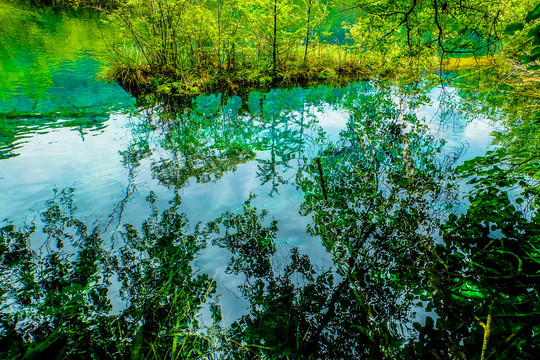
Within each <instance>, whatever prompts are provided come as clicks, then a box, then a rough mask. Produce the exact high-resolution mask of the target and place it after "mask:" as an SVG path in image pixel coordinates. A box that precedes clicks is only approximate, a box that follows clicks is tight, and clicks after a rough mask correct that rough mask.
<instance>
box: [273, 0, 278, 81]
mask: <svg viewBox="0 0 540 360" xmlns="http://www.w3.org/2000/svg"><path fill="white" fill-rule="evenodd" d="M277 2H278V0H274V39H273V40H274V41H273V44H272V72H273V73H274V74H275V73H276V58H277Z"/></svg>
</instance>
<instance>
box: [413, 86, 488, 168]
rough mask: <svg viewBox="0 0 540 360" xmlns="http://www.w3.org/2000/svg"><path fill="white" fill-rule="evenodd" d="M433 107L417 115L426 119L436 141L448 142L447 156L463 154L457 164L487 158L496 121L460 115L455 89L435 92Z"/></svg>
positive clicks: (423, 108)
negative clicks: (439, 139)
mask: <svg viewBox="0 0 540 360" xmlns="http://www.w3.org/2000/svg"><path fill="white" fill-rule="evenodd" d="M429 96H430V98H431V103H430V104H428V105H426V106H424V107H422V108H421V109H420V111H419V112H418V113H417V114H418V118H420V119H421V118H424V119H425V120H426V122H427V124H428V125H429V129H430V132H431V133H433V134H434V135H435V136H436V137H437V138H442V139H444V140H445V142H446V145H445V151H444V152H445V153H449V152H450V153H451V152H461V150H463V149H464V150H466V152H465V153H464V154H462V156H461V157H460V158H459V160H458V163H462V162H464V161H466V160H470V159H473V158H475V157H477V156H481V155H483V154H485V152H486V151H487V149H488V147H489V146H490V145H491V142H492V139H493V138H492V136H491V133H492V132H493V131H494V130H496V129H497V125H496V124H495V123H494V120H493V119H488V118H486V117H485V116H483V115H482V114H479V113H471V112H464V111H460V110H459V109H458V108H456V106H459V105H460V98H459V97H458V96H457V94H456V89H453V88H451V87H446V88H445V89H444V90H443V89H441V88H440V87H437V88H434V89H433V90H432V91H431V93H430V94H429Z"/></svg>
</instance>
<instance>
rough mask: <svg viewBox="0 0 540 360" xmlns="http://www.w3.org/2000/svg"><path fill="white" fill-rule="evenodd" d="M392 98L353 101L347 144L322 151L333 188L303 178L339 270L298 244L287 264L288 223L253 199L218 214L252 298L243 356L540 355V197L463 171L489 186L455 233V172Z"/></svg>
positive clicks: (485, 161)
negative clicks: (538, 200)
mask: <svg viewBox="0 0 540 360" xmlns="http://www.w3.org/2000/svg"><path fill="white" fill-rule="evenodd" d="M387 95H389V94H384V93H378V94H372V95H366V97H365V98H364V99H363V100H365V101H363V102H358V103H356V104H351V106H352V112H353V114H354V116H353V117H352V119H351V120H350V122H349V124H348V127H347V129H346V130H345V131H344V132H342V134H341V141H340V142H339V143H337V144H333V145H330V146H327V147H326V149H325V150H324V151H322V152H321V154H320V155H321V159H322V160H323V161H322V164H323V166H322V167H323V169H324V176H325V182H324V185H322V183H321V181H320V180H321V179H320V178H319V171H318V169H317V167H316V166H315V165H314V164H313V165H311V164H308V165H306V166H305V167H304V169H303V170H302V171H301V172H300V174H299V177H298V178H299V181H300V184H301V185H302V187H303V189H304V191H305V194H306V201H305V203H304V205H303V211H305V212H306V213H307V212H310V213H312V214H313V221H314V222H313V225H312V228H311V230H310V231H311V232H312V233H313V234H318V235H320V236H321V238H322V240H323V242H324V244H325V246H326V247H327V249H328V250H329V251H330V252H331V253H332V254H333V257H334V263H335V266H336V267H337V269H336V270H335V272H333V271H322V270H318V269H316V268H315V267H314V266H313V265H311V261H310V259H309V258H308V257H307V256H304V255H301V254H299V252H298V251H297V250H295V249H293V250H292V251H291V255H290V258H288V259H287V260H286V261H284V264H283V261H282V262H281V263H282V264H281V266H280V262H279V261H277V260H276V259H277V258H276V250H275V245H274V240H275V238H276V233H277V224H276V223H275V222H272V223H270V224H268V225H267V226H264V225H263V224H265V223H266V221H265V212H264V211H263V212H262V213H257V211H256V209H255V208H253V207H252V205H251V204H250V203H249V202H248V203H247V204H246V206H245V207H244V210H243V212H242V213H240V214H236V215H233V214H228V215H226V216H225V217H223V218H221V219H219V220H218V223H219V224H222V225H225V228H226V230H225V231H224V233H222V234H220V235H218V238H217V239H216V240H214V242H215V243H216V244H218V245H220V246H223V247H226V248H227V249H229V250H230V251H231V252H232V254H233V256H232V258H231V262H230V264H229V271H230V272H231V273H233V274H237V275H242V276H245V277H246V283H245V285H244V286H243V287H242V288H241V289H242V293H243V295H244V296H246V297H247V298H248V299H249V301H250V304H251V306H250V314H249V315H245V316H244V317H242V318H241V319H240V320H239V321H238V322H236V323H235V324H233V326H232V327H231V328H230V329H229V330H228V333H227V336H228V337H229V340H230V341H229V342H228V343H229V344H231V349H230V350H229V351H230V354H231V356H232V357H233V358H255V357H259V356H260V357H263V358H276V359H278V358H287V357H288V358H414V359H416V358H441V359H443V358H444V359H450V358H463V359H465V358H480V359H488V358H499V357H500V358H523V359H525V358H534V355H533V354H534V350H535V348H536V347H537V339H536V336H537V335H536V334H537V333H538V328H539V324H540V313H539V312H538V308H537V303H538V291H537V284H536V283H537V280H538V276H539V275H538V274H539V273H540V268H539V265H538V264H539V263H540V261H539V259H538V248H539V246H540V244H539V242H540V238H539V237H538V234H540V229H539V228H538V226H539V225H538V224H540V222H539V220H540V219H539V218H538V215H537V213H534V212H532V213H529V215H526V213H523V212H521V211H520V210H518V208H517V206H518V205H519V204H523V205H525V204H527V203H528V202H529V201H532V200H533V199H534V196H536V195H535V193H532V192H530V191H529V190H526V191H525V192H523V193H522V194H521V195H519V192H518V195H511V192H509V191H508V190H506V189H507V188H512V187H514V186H515V185H521V186H526V185H527V184H529V183H527V182H525V178H524V177H523V174H521V173H519V172H517V173H516V172H514V173H512V172H511V171H509V170H512V168H506V169H501V168H500V166H501V165H500V164H498V163H497V162H495V163H494V162H493V160H494V158H493V157H492V156H490V157H487V158H479V159H476V160H474V161H472V162H469V163H466V164H465V165H464V166H462V167H460V168H458V175H459V176H460V177H472V179H471V181H472V183H473V184H477V185H476V186H475V187H474V188H473V190H472V191H471V194H470V198H469V200H470V206H469V209H468V210H467V212H466V213H465V214H463V215H461V216H456V215H451V216H450V217H449V218H448V219H445V220H444V223H443V225H442V226H441V225H440V223H439V221H440V219H443V217H442V215H443V212H442V210H445V204H447V205H449V204H450V202H449V201H448V200H451V199H452V196H450V195H451V193H450V191H451V190H452V189H454V185H452V181H451V180H452V178H451V176H450V174H449V173H448V172H449V169H448V168H446V166H444V165H443V164H441V163H438V162H437V161H436V159H435V157H434V156H435V155H436V154H437V152H438V146H437V144H436V143H434V141H433V139H431V138H430V137H429V136H426V135H424V133H423V129H422V126H421V125H420V122H418V120H417V119H415V117H414V115H413V110H414V109H411V111H410V112H409V113H406V114H404V113H403V112H402V111H397V109H396V108H395V106H394V104H393V102H392V101H390V100H389V98H388V97H387ZM513 170H516V169H513ZM445 172H446V173H445ZM512 179H513V180H512ZM322 186H325V187H326V192H327V196H326V198H325V196H324V195H323V191H322ZM525 188H526V189H527V187H525ZM516 196H517V197H516ZM523 205H522V206H523ZM531 205H532V204H531ZM528 208H529V209H532V207H531V206H528ZM213 229H214V230H215V231H216V232H219V229H220V228H219V226H216V225H214V226H213ZM439 229H440V230H439ZM437 233H440V234H442V236H443V241H444V242H435V241H434V238H433V237H434V236H436V235H437ZM336 272H337V274H336ZM415 309H416V310H415ZM414 311H421V312H424V313H428V314H429V312H433V313H432V314H434V316H433V315H431V316H427V317H426V319H425V321H423V322H422V323H421V322H420V320H415V316H414ZM420 319H421V318H420Z"/></svg>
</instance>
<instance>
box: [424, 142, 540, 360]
mask: <svg viewBox="0 0 540 360" xmlns="http://www.w3.org/2000/svg"><path fill="white" fill-rule="evenodd" d="M504 153H505V151H504V150H499V151H497V152H495V154H499V155H501V154H504ZM499 160H501V159H500V158H497V157H496V156H494V154H493V153H492V154H488V156H486V157H479V158H477V159H474V160H471V161H469V162H467V163H465V164H464V165H463V166H461V167H460V168H458V171H459V172H460V176H461V177H463V178H468V179H469V184H471V185H472V187H473V188H472V190H471V192H470V194H469V196H468V200H469V202H470V205H469V207H468V209H467V211H466V212H465V213H464V214H462V215H459V216H456V215H451V216H450V217H449V219H448V221H447V222H446V224H444V226H443V228H442V230H443V231H442V233H443V240H444V244H440V245H438V246H437V249H436V252H435V253H434V256H435V257H436V261H434V267H433V269H432V270H430V275H429V279H430V285H431V288H432V289H433V290H434V294H435V295H434V296H433V297H432V298H431V299H430V303H429V305H428V306H429V307H431V308H433V309H434V310H435V312H436V313H437V315H438V316H439V317H438V319H437V322H436V323H435V324H433V323H431V324H426V326H424V327H419V330H420V334H421V337H420V342H419V343H418V345H417V347H416V351H420V352H422V353H423V352H425V353H431V354H433V353H436V354H437V355H438V356H444V354H447V353H451V354H452V355H453V356H454V357H459V358H481V359H494V358H497V359H499V358H500V359H532V358H534V357H535V356H534V354H535V353H536V351H537V346H538V339H537V334H538V331H539V330H540V310H539V309H538V301H539V294H538V278H539V277H540V254H539V252H538V249H539V246H540V235H539V234H540V217H539V213H538V212H537V211H535V210H533V209H534V207H535V206H536V207H537V206H538V200H539V198H538V189H537V188H530V182H529V181H527V176H526V175H524V174H523V172H522V171H521V170H520V169H518V167H511V166H510V167H507V168H504V167H505V164H504V162H502V163H501V162H499ZM529 179H530V178H529ZM517 186H519V187H521V188H522V189H524V191H522V192H521V194H519V191H518V192H517V194H516V190H517V189H516V187H517ZM513 188H514V191H512V190H508V189H513ZM524 210H528V213H527V212H524Z"/></svg>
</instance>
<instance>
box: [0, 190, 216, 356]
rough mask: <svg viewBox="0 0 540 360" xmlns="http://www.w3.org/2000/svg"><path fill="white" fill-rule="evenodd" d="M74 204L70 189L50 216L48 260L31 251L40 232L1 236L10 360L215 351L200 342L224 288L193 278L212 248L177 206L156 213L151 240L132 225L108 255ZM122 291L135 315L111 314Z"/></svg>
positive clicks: (46, 219)
mask: <svg viewBox="0 0 540 360" xmlns="http://www.w3.org/2000/svg"><path fill="white" fill-rule="evenodd" d="M72 196H73V190H69V189H68V190H64V191H62V192H59V193H57V195H56V196H55V198H54V199H53V200H51V201H49V202H48V203H47V209H46V210H45V211H43V212H42V214H41V221H42V223H43V231H44V232H45V234H46V235H47V241H46V243H45V246H44V247H43V248H42V249H44V250H46V252H45V253H44V254H40V253H36V252H35V251H33V250H31V248H30V245H29V241H30V239H31V238H32V237H31V235H32V234H33V232H34V231H35V230H36V227H35V226H33V227H32V228H29V229H26V230H24V229H23V230H20V231H17V230H16V229H15V228H14V227H13V226H6V227H4V228H2V229H0V261H1V262H2V267H1V268H0V277H1V278H2V282H1V284H2V285H1V288H0V289H1V293H0V309H2V317H1V319H0V345H1V346H0V357H2V358H10V359H11V358H13V359H16V358H47V359H60V358H66V357H67V358H88V359H90V358H92V359H94V358H104V359H109V358H113V359H116V358H119V359H123V358H128V357H131V358H132V359H138V358H148V356H153V357H154V358H164V357H166V356H167V355H166V354H168V355H169V356H170V355H171V354H173V358H176V357H178V358H200V357H202V356H204V355H205V354H207V353H208V351H209V341H208V340H206V338H205V337H204V336H202V335H201V334H200V333H199V326H198V324H197V318H196V314H197V312H198V310H199V309H200V307H201V304H202V303H204V302H205V301H207V298H208V297H209V296H210V295H211V294H212V293H213V292H214V287H213V284H212V282H211V281H210V279H209V278H208V276H206V275H204V274H200V275H197V274H195V273H194V272H193V270H192V268H191V262H192V260H193V259H194V257H195V256H196V254H197V253H198V252H199V251H200V250H201V249H202V248H203V247H204V246H205V237H204V236H203V234H202V233H201V232H200V231H199V230H198V228H197V229H195V230H194V231H190V230H189V229H188V224H187V220H186V219H185V215H181V214H178V213H177V212H176V207H177V205H173V206H172V207H171V208H170V209H168V210H167V211H165V212H164V213H163V214H162V215H161V216H160V215H159V214H158V212H157V211H156V210H155V209H153V210H154V211H153V213H152V215H151V217H150V218H149V219H148V220H147V221H146V222H145V223H144V224H143V226H142V231H141V232H139V231H137V230H136V229H135V227H134V226H131V225H127V226H126V228H125V231H124V232H123V239H124V241H125V245H124V246H123V247H122V248H121V249H120V250H119V251H117V252H109V253H108V252H106V251H105V250H104V249H103V244H102V240H101V238H100V235H99V233H98V232H97V230H94V231H88V229H87V227H86V225H85V224H84V223H82V222H80V221H79V220H77V219H76V217H75V207H74V205H73V202H72ZM149 201H150V202H151V203H153V201H154V198H153V196H150V198H149ZM176 204H179V201H177V202H176ZM116 281H117V282H120V284H121V285H122V288H121V295H122V298H123V299H124V300H125V301H126V303H127V304H128V305H127V308H126V309H123V310H121V312H120V313H118V314H111V313H110V311H111V308H112V304H111V301H110V297H109V295H110V294H108V292H109V288H110V286H111V284H112V283H113V282H116Z"/></svg>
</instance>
